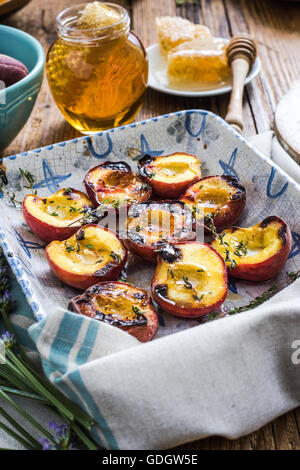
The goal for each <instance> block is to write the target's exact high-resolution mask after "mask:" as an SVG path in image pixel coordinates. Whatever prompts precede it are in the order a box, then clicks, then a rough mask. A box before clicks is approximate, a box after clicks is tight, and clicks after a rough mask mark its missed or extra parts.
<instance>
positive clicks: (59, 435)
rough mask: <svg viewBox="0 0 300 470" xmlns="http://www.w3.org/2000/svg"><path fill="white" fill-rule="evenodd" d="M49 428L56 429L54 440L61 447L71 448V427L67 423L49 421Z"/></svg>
mask: <svg viewBox="0 0 300 470" xmlns="http://www.w3.org/2000/svg"><path fill="white" fill-rule="evenodd" d="M49 428H50V429H53V431H54V440H55V442H56V443H57V446H58V448H60V449H71V448H72V447H73V446H72V444H70V427H69V426H68V425H67V424H58V423H56V422H55V421H51V422H50V423H49Z"/></svg>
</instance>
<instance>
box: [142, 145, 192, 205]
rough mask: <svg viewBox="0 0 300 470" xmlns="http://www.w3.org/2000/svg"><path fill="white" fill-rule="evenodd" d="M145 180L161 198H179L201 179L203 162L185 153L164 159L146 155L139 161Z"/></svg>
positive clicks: (174, 154)
mask: <svg viewBox="0 0 300 470" xmlns="http://www.w3.org/2000/svg"><path fill="white" fill-rule="evenodd" d="M139 171H140V175H141V176H142V177H143V179H144V180H145V181H146V182H147V183H149V184H151V186H152V189H153V191H154V192H155V194H157V195H158V196H161V197H168V198H169V197H171V198H173V197H174V198H175V197H179V196H180V195H181V194H182V193H183V191H184V190H185V189H186V187H187V186H188V185H189V184H191V183H193V182H194V181H196V180H198V179H199V178H201V162H200V160H199V159H198V158H197V157H195V155H190V154H188V153H184V152H176V153H172V154H171V155H165V156H162V157H151V156H150V155H146V156H145V157H143V158H142V159H141V160H140V161H139Z"/></svg>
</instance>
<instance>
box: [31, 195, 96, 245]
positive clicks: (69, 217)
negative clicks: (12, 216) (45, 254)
mask: <svg viewBox="0 0 300 470" xmlns="http://www.w3.org/2000/svg"><path fill="white" fill-rule="evenodd" d="M22 209H23V216H24V219H25V222H26V223H27V225H28V226H29V228H30V229H31V230H32V232H33V233H35V234H36V235H38V236H39V237H40V238H41V239H42V240H44V241H45V242H52V241H53V240H65V239H66V238H69V237H70V236H71V235H73V233H75V232H76V231H77V230H78V228H79V227H80V226H81V225H82V218H83V216H84V215H85V214H88V212H89V211H91V210H92V209H93V204H92V202H91V201H90V199H89V198H88V197H87V196H86V194H84V193H82V192H81V191H77V190H76V189H72V188H64V189H60V190H59V191H57V192H56V193H55V194H52V196H49V197H46V198H42V197H39V196H36V195H34V194H28V195H27V196H25V198H24V200H23V205H22Z"/></svg>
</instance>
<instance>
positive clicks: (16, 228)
mask: <svg viewBox="0 0 300 470" xmlns="http://www.w3.org/2000/svg"><path fill="white" fill-rule="evenodd" d="M175 151H183V152H187V153H192V154H195V155H197V156H198V157H199V158H200V160H201V161H202V168H203V174H205V175H207V174H210V175H213V174H229V175H232V176H237V177H238V178H239V179H240V182H241V184H243V185H244V186H245V187H246V189H247V205H246V208H245V211H244V213H243V215H242V218H241V220H240V223H239V225H242V226H248V225H252V224H254V223H257V222H258V221H259V220H261V219H263V218H264V217H266V216H267V215H278V216H279V217H282V218H283V219H285V220H286V222H288V223H289V225H290V227H291V229H292V234H293V246H292V251H291V254H290V257H289V260H288V262H287V266H286V269H285V270H284V272H283V273H281V274H280V275H279V276H278V279H276V280H275V281H273V282H276V283H279V282H280V280H281V279H282V278H283V277H284V276H285V273H286V271H295V270H297V269H300V215H298V214H299V211H298V207H299V204H300V187H299V186H298V185H297V184H296V183H295V182H294V181H293V180H292V179H291V178H290V177H288V176H287V175H286V174H285V173H284V172H283V171H282V170H281V169H280V168H278V167H277V166H276V165H275V164H273V162H271V161H270V160H269V159H268V158H267V157H265V156H264V155H262V154H260V153H259V152H258V151H257V150H256V149H255V148H253V147H252V146H251V145H250V144H249V143H248V142H246V140H245V139H244V138H243V137H241V136H240V135H239V134H237V133H236V132H235V131H234V130H233V129H232V128H231V127H230V126H229V125H228V124H226V123H225V122H224V121H223V120H222V119H221V118H219V117H218V116H216V115H214V114H212V113H210V112H207V111H203V110H189V111H180V112H177V113H172V114H168V115H164V116H160V117H156V118H152V119H149V120H146V121H142V122H139V123H133V124H130V125H128V126H122V127H120V128H117V129H111V130H109V131H105V132H100V133H99V134H96V135H93V136H89V137H82V138H78V139H73V140H70V141H68V142H60V143H58V144H54V145H50V146H48V147H44V148H41V149H36V150H32V151H30V152H25V153H21V154H18V155H13V156H11V157H7V158H6V159H5V165H6V167H7V175H8V179H9V186H10V187H12V188H13V190H14V192H15V194H16V199H17V200H22V199H23V197H24V196H25V194H27V193H28V189H26V188H25V187H24V182H23V181H22V178H21V179H20V177H19V168H20V167H22V168H26V169H27V170H29V171H30V172H31V173H32V174H33V175H34V178H35V184H34V188H35V189H36V190H37V191H38V194H39V195H40V196H48V195H49V194H51V193H53V192H55V191H57V189H58V188H62V187H64V186H70V187H74V188H77V189H81V190H84V187H83V184H82V181H83V178H84V175H85V174H86V172H87V170H88V169H89V168H92V167H93V166H96V165H98V164H99V160H103V159H106V160H112V161H116V160H120V159H122V160H125V161H127V162H128V163H130V165H131V166H132V168H133V169H136V164H137V161H138V160H139V158H141V157H142V156H143V155H146V154H150V155H162V154H169V153H173V152H175ZM0 196H1V193H0ZM0 209H1V214H2V217H1V222H0V226H1V228H0V243H1V245H2V247H3V250H4V252H5V254H6V256H7V259H8V261H9V263H10V265H11V267H12V269H13V271H14V274H15V276H16V278H17V280H18V282H19V283H20V285H21V287H22V289H23V291H24V293H25V296H26V298H27V300H28V302H29V304H30V306H31V308H32V310H33V312H34V314H35V316H36V318H37V319H38V320H39V319H41V318H43V317H44V316H45V315H47V314H51V309H52V308H53V306H54V305H60V306H62V307H66V305H67V303H68V300H69V299H70V298H71V297H72V296H74V295H76V294H77V293H78V291H75V290H74V289H72V288H69V287H67V286H64V285H63V284H62V283H61V282H60V281H59V280H57V279H56V278H55V277H54V276H53V275H52V273H51V272H50V271H49V268H48V264H47V262H46V259H45V254H44V249H43V248H44V243H43V242H41V240H39V239H38V238H37V237H36V236H35V235H34V234H32V233H31V232H30V231H29V229H28V227H27V226H26V224H24V220H23V217H22V213H21V211H18V210H17V209H15V208H13V207H11V206H10V205H9V204H8V203H7V201H6V200H5V198H1V199H0ZM128 272H129V280H130V282H133V283H135V284H136V285H138V286H139V287H142V288H146V289H149V280H150V279H151V277H152V275H153V272H154V267H153V266H151V265H147V264H146V263H143V262H141V261H139V260H138V259H137V258H133V261H132V262H131V264H130V266H129V269H128ZM271 284H272V283H271V282H267V283H261V284H256V283H247V282H241V281H237V280H234V281H233V280H232V279H230V282H229V294H228V298H227V300H226V304H227V305H228V304H229V305H230V306H236V305H241V304H244V303H247V302H248V301H249V300H250V299H251V298H253V297H254V296H256V295H259V294H261V293H262V292H263V291H264V290H266V289H267V288H268V287H270V285H271ZM196 323H197V322H195V321H185V320H182V319H176V318H174V317H171V316H169V315H166V314H163V315H162V316H161V317H160V326H161V328H160V330H159V335H164V334H169V333H172V332H175V331H179V330H181V329H183V328H187V327H189V326H193V325H195V324H196ZM159 335H158V336H159Z"/></svg>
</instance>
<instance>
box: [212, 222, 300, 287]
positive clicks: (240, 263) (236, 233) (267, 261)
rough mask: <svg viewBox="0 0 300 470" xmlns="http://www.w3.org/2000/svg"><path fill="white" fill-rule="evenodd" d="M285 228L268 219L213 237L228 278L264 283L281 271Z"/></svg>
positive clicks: (287, 236) (287, 243)
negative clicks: (223, 261) (224, 260)
mask: <svg viewBox="0 0 300 470" xmlns="http://www.w3.org/2000/svg"><path fill="white" fill-rule="evenodd" d="M291 244H292V236H291V231H290V229H289V227H288V225H287V224H286V223H285V222H284V221H283V220H282V219H280V218H279V217H275V216H271V217H267V218H266V219H264V220H263V221H262V222H259V223H258V224H257V225H254V226H253V227H248V228H242V227H232V228H230V229H227V230H225V231H224V232H223V233H222V234H221V236H220V237H217V238H216V239H215V240H214V241H213V242H212V246H213V247H214V248H215V250H217V251H218V252H219V253H220V255H221V256H223V258H224V259H226V265H227V268H228V270H229V274H230V276H232V277H236V278H238V279H244V280H246V281H266V280H268V279H271V278H273V277H275V276H277V274H278V273H279V272H280V271H281V269H282V268H283V266H284V265H285V262H286V260H287V259H288V256H289V254H290V251H291Z"/></svg>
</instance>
